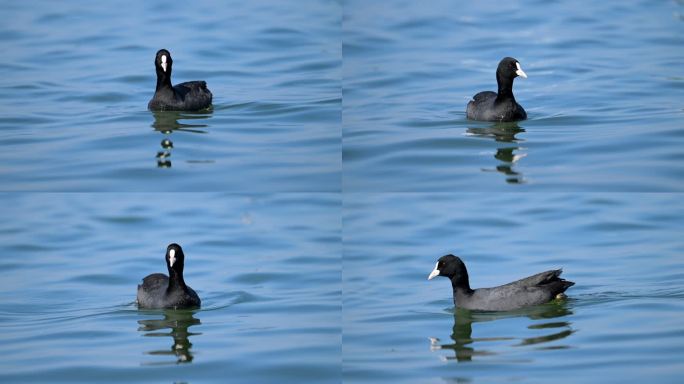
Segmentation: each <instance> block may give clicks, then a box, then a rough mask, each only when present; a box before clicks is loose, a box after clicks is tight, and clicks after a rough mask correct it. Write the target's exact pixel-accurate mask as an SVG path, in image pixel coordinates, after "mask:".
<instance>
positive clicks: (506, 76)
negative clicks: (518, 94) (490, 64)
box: [466, 57, 527, 121]
mask: <svg viewBox="0 0 684 384" xmlns="http://www.w3.org/2000/svg"><path fill="white" fill-rule="evenodd" d="M518 76H520V77H524V78H527V74H525V72H524V71H523V70H522V68H521V67H520V63H519V62H518V60H516V59H514V58H512V57H504V58H503V59H501V61H500V62H499V66H498V67H497V69H496V84H497V85H498V87H499V89H498V91H497V92H492V91H484V92H480V93H478V94H477V95H475V96H473V99H472V100H470V102H469V103H468V106H467V107H466V117H468V118H469V119H471V120H481V121H518V120H525V119H527V112H525V110H524V109H523V107H522V106H521V105H520V104H518V102H517V101H515V97H514V96H513V79H515V78H516V77H518Z"/></svg>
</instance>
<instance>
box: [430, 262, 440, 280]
mask: <svg viewBox="0 0 684 384" xmlns="http://www.w3.org/2000/svg"><path fill="white" fill-rule="evenodd" d="M435 276H439V269H437V264H435V269H433V270H432V272H430V276H428V280H432V279H434V278H435Z"/></svg>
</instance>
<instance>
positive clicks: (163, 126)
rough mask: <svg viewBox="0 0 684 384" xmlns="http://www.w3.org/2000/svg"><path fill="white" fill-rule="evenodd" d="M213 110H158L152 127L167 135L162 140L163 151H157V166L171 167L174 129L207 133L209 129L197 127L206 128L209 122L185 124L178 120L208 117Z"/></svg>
mask: <svg viewBox="0 0 684 384" xmlns="http://www.w3.org/2000/svg"><path fill="white" fill-rule="evenodd" d="M211 113H212V111H211V110H209V111H205V112H202V113H193V112H176V111H157V112H153V114H154V123H152V128H154V129H155V130H156V131H159V132H160V133H161V134H163V135H164V136H165V137H164V139H163V140H162V142H161V148H162V150H161V151H157V156H156V158H157V167H159V168H170V167H171V150H172V149H173V142H172V141H171V139H170V136H171V134H172V133H173V132H174V131H186V132H193V133H207V131H204V130H201V129H197V128H205V127H207V124H185V123H179V122H178V120H181V119H183V120H192V119H203V120H204V119H208V118H209V117H210V116H211Z"/></svg>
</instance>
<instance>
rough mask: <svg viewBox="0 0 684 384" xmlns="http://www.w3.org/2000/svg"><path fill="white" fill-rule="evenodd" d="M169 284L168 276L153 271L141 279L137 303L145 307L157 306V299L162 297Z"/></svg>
mask: <svg viewBox="0 0 684 384" xmlns="http://www.w3.org/2000/svg"><path fill="white" fill-rule="evenodd" d="M168 286H169V278H168V277H167V276H166V275H164V274H163V273H153V274H151V275H148V276H147V277H145V278H144V279H143V283H142V284H139V285H138V295H137V299H138V305H139V306H141V307H145V308H156V307H158V303H157V302H158V301H159V299H160V298H163V297H164V293H165V292H166V288H167V287H168Z"/></svg>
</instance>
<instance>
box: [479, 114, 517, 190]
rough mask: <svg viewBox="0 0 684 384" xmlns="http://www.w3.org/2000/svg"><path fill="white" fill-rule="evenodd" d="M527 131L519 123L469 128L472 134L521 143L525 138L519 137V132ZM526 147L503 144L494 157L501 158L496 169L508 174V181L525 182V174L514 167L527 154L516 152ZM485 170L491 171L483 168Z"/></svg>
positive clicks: (500, 141) (502, 141)
mask: <svg viewBox="0 0 684 384" xmlns="http://www.w3.org/2000/svg"><path fill="white" fill-rule="evenodd" d="M522 132H525V130H524V129H522V128H520V126H519V125H518V123H515V122H511V123H495V124H493V125H492V126H490V127H471V128H468V129H467V133H468V135H470V136H475V137H485V138H492V139H494V140H495V141H496V142H499V143H519V142H522V141H524V140H522V139H518V138H517V137H516V135H517V134H519V133H522ZM523 149H524V148H523V147H521V146H501V147H499V148H497V150H496V154H495V155H494V158H495V159H497V160H499V161H500V162H502V163H500V164H499V165H497V166H496V171H497V172H500V173H503V174H504V175H506V182H507V183H511V184H521V183H524V182H525V179H524V177H523V175H522V174H521V173H520V172H517V171H515V170H514V169H513V166H514V165H515V163H517V162H518V161H519V160H520V159H522V158H524V157H525V156H527V153H515V152H516V151H521V150H523ZM483 171H489V170H488V169H483Z"/></svg>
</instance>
